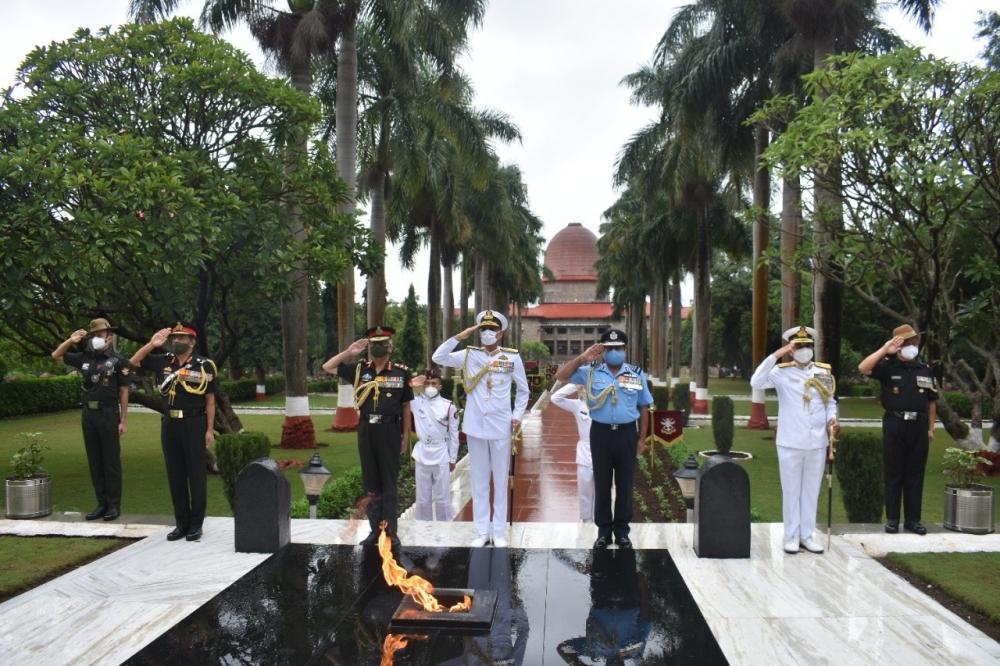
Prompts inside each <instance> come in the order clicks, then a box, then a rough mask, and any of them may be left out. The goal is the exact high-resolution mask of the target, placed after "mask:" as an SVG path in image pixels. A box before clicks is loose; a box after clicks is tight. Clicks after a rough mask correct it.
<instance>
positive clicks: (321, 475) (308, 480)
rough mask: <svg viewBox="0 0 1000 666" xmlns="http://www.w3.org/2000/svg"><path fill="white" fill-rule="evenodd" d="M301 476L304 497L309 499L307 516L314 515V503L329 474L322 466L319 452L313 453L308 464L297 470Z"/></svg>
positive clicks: (312, 516) (317, 499) (313, 516)
mask: <svg viewBox="0 0 1000 666" xmlns="http://www.w3.org/2000/svg"><path fill="white" fill-rule="evenodd" d="M299 476H300V477H302V485H303V486H305V487H306V497H307V498H308V499H309V517H310V518H315V517H316V503H317V502H318V501H319V494H320V493H321V492H322V491H323V486H324V485H326V482H327V480H329V478H330V476H331V474H330V470H328V469H327V468H326V467H323V461H322V460H320V459H319V454H318V453H314V454H313V457H312V458H311V459H310V460H309V466H308V467H306V468H305V469H303V470H302V471H301V472H299Z"/></svg>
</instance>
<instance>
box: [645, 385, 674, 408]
mask: <svg viewBox="0 0 1000 666" xmlns="http://www.w3.org/2000/svg"><path fill="white" fill-rule="evenodd" d="M649 391H650V393H652V394H653V404H654V405H655V406H656V408H657V409H666V408H667V407H668V406H669V405H670V389H669V388H667V387H666V386H650V387H649Z"/></svg>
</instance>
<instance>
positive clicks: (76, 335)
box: [69, 328, 87, 344]
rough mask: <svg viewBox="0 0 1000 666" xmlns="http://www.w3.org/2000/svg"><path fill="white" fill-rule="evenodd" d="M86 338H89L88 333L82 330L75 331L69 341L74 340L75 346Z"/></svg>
mask: <svg viewBox="0 0 1000 666" xmlns="http://www.w3.org/2000/svg"><path fill="white" fill-rule="evenodd" d="M85 337H87V331H85V330H83V329H82V328H80V329H77V330H75V331H73V333H72V335H70V336H69V339H70V340H72V342H73V344H78V343H79V342H80V341H81V340H83V339H84V338H85Z"/></svg>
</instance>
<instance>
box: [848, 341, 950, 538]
mask: <svg viewBox="0 0 1000 666" xmlns="http://www.w3.org/2000/svg"><path fill="white" fill-rule="evenodd" d="M919 342H920V338H919V336H918V334H917V332H916V331H914V330H913V328H912V327H910V326H909V325H908V324H904V325H902V326H897V327H896V329H895V330H894V331H893V332H892V338H891V339H890V340H889V341H887V342H886V343H885V344H884V345H882V346H881V347H880V348H879V349H878V350H877V351H875V352H874V353H873V354H872V355H871V356H869V357H868V358H866V359H865V360H863V361H861V363H860V364H858V371H859V372H861V374H863V375H871V376H872V377H874V378H875V379H877V380H879V382H880V383H881V384H882V396H881V398H880V400H881V402H882V409H884V410H885V415H883V417H882V457H883V461H882V464H883V469H884V474H885V519H886V523H885V531H886V532H888V533H889V534H896V533H897V532H899V502H900V498H902V500H903V513H904V515H905V517H906V521H905V522H904V523H903V528H904V529H906V530H907V531H909V532H913V533H914V534H919V535H921V536H922V535H924V534H927V528H926V527H924V526H923V524H921V522H920V509H921V503H922V497H923V492H924V469H925V468H926V467H927V453H928V449H929V447H930V440H932V439H934V422H935V421H936V420H937V384H936V383H935V382H934V375H933V374H932V373H931V369H930V368H929V367H928V366H927V365H926V364H925V363H923V362H922V361H920V360H918V359H917V353H918V352H919V347H918V343H919Z"/></svg>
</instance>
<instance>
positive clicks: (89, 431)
mask: <svg viewBox="0 0 1000 666" xmlns="http://www.w3.org/2000/svg"><path fill="white" fill-rule="evenodd" d="M113 330H114V329H113V328H112V327H111V325H110V324H109V323H108V320H107V319H94V320H93V321H91V322H90V328H89V329H88V330H87V331H85V330H83V329H82V328H81V329H80V330H78V331H75V332H74V333H73V335H71V336H69V338H68V339H66V340H65V341H63V343H62V344H60V345H59V347H58V348H56V350H55V351H54V352H52V358H54V359H56V360H57V361H58V360H60V359H62V360H63V361H65V362H66V365H71V366H73V367H74V368H77V369H78V370H79V371H80V374H81V375H83V416H82V419H81V420H82V423H83V445H84V447H85V448H86V450H87V463H88V465H89V466H90V481H91V483H93V484H94V494H95V495H96V496H97V508H96V509H94V510H93V511H91V512H90V513H88V514H87V515H86V518H87V520H97V519H98V518H104V520H114V519H115V518H117V517H118V516H119V515H120V511H121V500H122V458H121V436H122V435H124V434H125V433H126V432H127V430H128V427H127V426H126V416H127V415H128V391H129V385H130V377H129V364H128V361H126V360H125V359H124V358H122V357H121V356H119V355H118V353H117V352H115V351H113V350H112V345H113V344H114V333H112V331H113ZM88 336H90V337H89V339H88V340H87V343H86V346H85V348H84V350H83V351H73V352H71V351H69V349H70V347H72V346H73V345H77V344H79V343H80V342H82V341H83V340H84V338H87V337H88Z"/></svg>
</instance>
